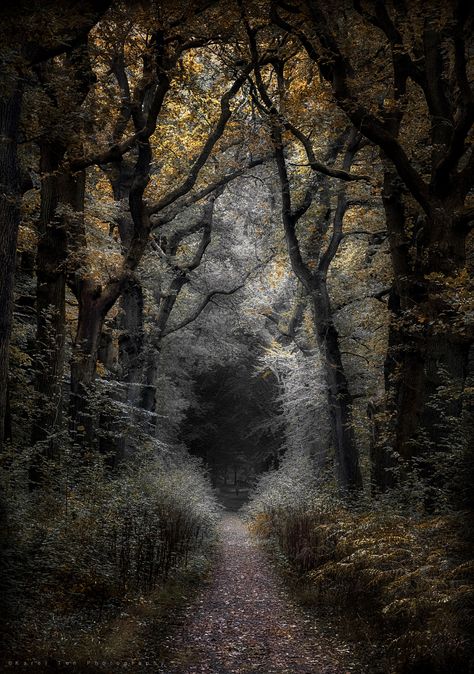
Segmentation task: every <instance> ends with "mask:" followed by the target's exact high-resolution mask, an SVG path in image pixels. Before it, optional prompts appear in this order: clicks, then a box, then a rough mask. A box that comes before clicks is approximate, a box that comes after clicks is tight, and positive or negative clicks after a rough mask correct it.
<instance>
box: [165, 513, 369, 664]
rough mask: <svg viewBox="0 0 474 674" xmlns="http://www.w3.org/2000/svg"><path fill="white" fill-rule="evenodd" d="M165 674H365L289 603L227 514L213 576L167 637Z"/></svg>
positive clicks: (334, 638) (347, 651)
mask: <svg viewBox="0 0 474 674" xmlns="http://www.w3.org/2000/svg"><path fill="white" fill-rule="evenodd" d="M161 661H162V662H163V665H162V667H161V669H159V671H160V673H162V674H343V673H345V672H361V671H364V669H363V668H361V666H360V665H358V664H357V663H356V662H355V661H354V655H353V653H351V648H350V646H348V645H347V644H344V643H343V642H341V639H340V636H339V635H337V634H334V633H333V632H331V630H328V628H327V626H324V624H323V623H320V622H319V621H318V619H317V618H316V620H315V618H314V616H309V615H306V614H305V612H304V611H303V610H302V609H301V608H300V607H299V606H298V605H297V603H296V601H295V600H294V599H292V597H291V596H290V594H289V593H288V591H287V590H286V589H285V587H284V585H283V581H282V579H281V578H280V577H279V575H278V574H277V573H276V572H275V570H274V569H273V568H272V566H271V564H270V562H269V561H268V559H267V558H266V556H265V553H264V552H263V551H262V550H261V549H260V547H259V545H258V543H257V541H255V540H254V538H253V537H252V536H251V535H250V534H249V532H248V529H247V527H246V526H245V524H244V523H243V521H242V520H241V518H240V517H239V516H238V515H237V514H236V513H232V512H227V513H226V514H225V515H224V516H223V518H222V520H221V523H220V546H219V550H218V553H217V558H216V563H215V567H214V569H213V574H212V578H211V580H210V582H209V584H208V586H207V587H206V588H205V589H204V591H203V592H202V593H201V595H200V596H199V597H197V598H196V599H195V600H194V602H193V604H192V605H188V606H186V607H185V609H184V611H183V616H182V622H181V621H177V624H176V625H175V626H174V628H173V629H171V630H170V631H169V633H168V634H167V635H165V638H164V643H163V644H162V653H161Z"/></svg>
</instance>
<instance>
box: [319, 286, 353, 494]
mask: <svg viewBox="0 0 474 674" xmlns="http://www.w3.org/2000/svg"><path fill="white" fill-rule="evenodd" d="M311 299H312V303H313V310H314V324H315V333H316V337H317V341H318V346H319V349H320V351H321V356H322V359H323V363H324V369H325V375H326V383H327V395H328V406H329V415H330V419H331V429H332V436H333V438H332V439H333V443H334V450H335V457H336V464H337V471H338V477H339V482H340V484H341V485H343V487H344V488H346V489H349V490H354V489H356V490H358V489H361V488H362V476H361V473H360V469H359V454H358V451H357V446H356V443H355V437H354V429H353V423H352V396H351V394H350V392H349V386H348V383H347V378H346V375H345V371H344V366H343V363H342V356H341V350H340V347H339V335H338V332H337V329H336V326H335V325H334V320H333V317H332V311H331V303H330V299H329V294H328V290H327V286H326V280H325V279H323V278H318V277H315V279H314V281H313V289H312V292H311Z"/></svg>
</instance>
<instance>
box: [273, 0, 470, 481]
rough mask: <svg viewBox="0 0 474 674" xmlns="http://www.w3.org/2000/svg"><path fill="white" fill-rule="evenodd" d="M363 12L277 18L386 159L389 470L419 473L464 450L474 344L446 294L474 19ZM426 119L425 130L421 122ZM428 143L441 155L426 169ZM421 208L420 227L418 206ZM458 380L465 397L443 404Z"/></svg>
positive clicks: (456, 244)
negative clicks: (460, 427) (435, 455)
mask: <svg viewBox="0 0 474 674" xmlns="http://www.w3.org/2000/svg"><path fill="white" fill-rule="evenodd" d="M354 6H355V12H354V11H350V12H349V14H345V13H344V12H342V8H339V7H338V6H335V5H331V7H330V8H329V9H328V8H327V7H326V8H323V6H322V4H321V3H320V2H318V0H307V1H305V2H302V3H299V4H298V5H297V6H291V7H290V6H288V5H286V4H285V3H279V2H278V0H276V1H275V2H273V3H272V17H273V20H274V22H275V23H276V24H277V25H278V26H280V27H281V28H282V29H283V30H284V31H288V32H289V33H291V34H292V35H294V36H295V37H296V38H297V39H298V40H299V41H300V43H301V45H302V46H303V48H304V49H305V51H306V52H307V54H308V55H309V57H310V58H311V59H312V60H313V61H314V62H315V63H316V64H317V65H318V68H319V71H320V73H321V75H322V77H323V78H324V79H325V80H326V81H327V82H328V83H329V84H330V86H331V89H332V93H333V96H334V100H335V102H336V104H337V105H338V106H339V108H340V109H341V110H343V111H344V113H345V114H346V115H347V117H348V118H349V119H350V120H351V122H352V123H353V124H354V126H355V127H356V128H357V129H358V130H359V131H360V132H361V133H362V134H363V135H364V136H366V137H367V138H368V139H369V140H370V141H371V142H373V143H374V144H375V145H376V146H378V147H379V148H380V152H381V156H382V158H383V160H384V161H385V165H386V170H385V178H384V187H383V200H384V205H385V210H386V216H387V231H388V235H389V240H390V246H391V251H392V264H393V269H394V276H395V282H394V287H393V290H392V293H391V297H390V308H391V310H392V320H391V324H390V340H389V342H390V344H389V351H388V354H387V361H386V391H387V395H386V412H387V416H388V419H389V421H390V424H391V429H392V432H391V437H390V441H389V442H388V443H387V444H386V445H385V450H383V448H382V450H381V452H380V456H381V457H382V459H381V460H382V462H384V461H385V463H386V465H390V459H389V458H388V459H387V455H388V454H390V453H391V450H393V451H395V454H396V455H398V456H400V457H401V458H402V459H403V460H405V461H407V462H408V463H410V462H411V459H412V458H413V457H414V456H416V455H417V454H419V453H420V452H423V447H425V448H428V447H431V448H445V449H446V448H447V447H448V446H449V443H450V442H451V441H452V440H453V437H454V436H453V434H454V433H455V426H453V423H452V420H453V419H454V418H456V417H457V416H458V415H459V413H460V406H461V403H462V390H463V386H464V381H465V378H466V372H467V358H468V351H469V343H470V340H471V338H472V326H471V325H469V324H466V321H465V317H464V316H463V314H462V311H461V312H459V311H458V310H456V308H455V307H454V306H453V302H452V300H451V297H450V293H449V291H448V290H447V288H448V287H449V286H450V285H452V284H453V283H454V284H456V281H455V279H456V278H458V279H459V278H460V277H462V274H463V270H464V268H465V263H466V255H465V245H466V237H467V234H468V232H469V229H470V223H471V221H472V217H473V213H472V208H471V206H470V204H469V201H467V202H466V199H467V197H468V195H469V192H470V190H471V189H472V185H473V177H474V172H473V161H474V156H473V154H472V151H471V149H470V145H469V142H468V141H469V138H470V134H471V129H472V123H473V119H474V93H473V90H472V86H471V84H470V82H469V77H468V74H467V56H466V50H467V48H468V40H469V34H472V18H473V17H472V10H471V9H470V8H468V6H467V4H466V3H463V2H459V3H454V2H453V3H447V4H446V3H438V2H437V3H435V4H434V5H432V6H431V7H430V9H429V11H428V13H427V14H426V15H425V16H424V12H423V9H422V6H421V4H419V3H410V7H409V8H408V7H405V9H403V7H404V6H401V7H400V8H398V6H397V3H393V4H392V3H388V4H386V3H382V2H377V3H375V5H374V6H373V7H370V6H369V5H368V3H367V4H366V3H364V2H356V3H354ZM340 12H342V13H340ZM336 15H337V16H338V17H341V20H339V19H338V21H337V22H336V21H335V17H336ZM423 17H424V18H423ZM347 21H351V22H352V24H353V25H352V27H351V30H352V31H354V30H357V29H356V28H354V24H355V23H357V25H358V26H360V30H361V31H362V34H364V35H365V37H364V48H363V49H360V47H361V43H360V42H358V43H357V44H355V43H354V41H353V42H352V44H351V45H348V44H347V42H346V41H345V38H344V31H345V30H346V27H347V26H348V24H347ZM354 47H356V49H357V50H358V52H356V51H355V49H354ZM361 52H362V54H363V55H364V57H366V61H365V63H364V62H363V56H362V55H361ZM371 59H372V61H370V60H371ZM374 59H375V60H374ZM370 62H372V63H374V62H376V63H377V64H380V66H379V68H380V71H379V74H378V76H377V81H378V82H382V83H383V85H382V87H380V86H377V82H376V77H375V72H374V69H373V68H367V63H370ZM362 91H363V92H364V96H365V98H366V101H364V102H363V100H362ZM414 110H416V111H417V112H416V113H415V117H414V116H413V112H414ZM419 119H423V120H425V124H424V125H422V126H420V125H419V124H417V123H416V122H417V121H418V120H419ZM413 120H416V122H415V123H414V122H413ZM404 125H405V126H404ZM420 133H421V134H423V137H422V141H421V143H425V144H426V145H427V146H428V147H429V149H430V152H429V153H426V152H425V153H423V160H422V161H420V150H421V144H419V142H418V140H419V139H418V137H417V135H419V134H420ZM408 196H409V199H408ZM412 200H413V201H414V202H415V203H416V205H417V208H415V212H416V215H415V217H414V218H413V219H412V218H410V214H409V211H410V209H411V210H412V212H413V208H412V207H411V206H410V208H408V207H407V202H408V201H410V202H411V203H413V201H412ZM447 380H448V381H449V382H450V384H451V385H452V386H453V387H454V388H455V390H456V393H455V394H454V396H449V397H444V399H443V396H440V395H439V394H440V390H441V389H442V388H443V386H445V385H446V381H447ZM384 457H385V458H384ZM379 474H380V475H383V476H384V477H381V478H380V487H381V488H382V489H384V488H385V487H386V486H387V485H389V484H390V482H391V480H392V479H393V478H392V477H391V474H390V473H389V472H387V471H386V470H384V468H383V466H382V469H381V471H380V472H379Z"/></svg>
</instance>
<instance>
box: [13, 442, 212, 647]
mask: <svg viewBox="0 0 474 674" xmlns="http://www.w3.org/2000/svg"><path fill="white" fill-rule="evenodd" d="M165 449H166V448H165ZM26 454H27V453H24V454H22V455H20V456H17V457H15V456H13V455H11V456H10V457H4V464H3V471H2V482H3V487H4V490H5V491H6V492H7V495H8V503H9V512H8V517H7V521H8V531H7V532H6V535H5V538H6V541H7V546H6V551H5V557H4V560H5V564H6V566H7V568H6V573H5V577H6V578H7V579H8V585H7V587H6V590H5V591H6V595H7V605H8V607H9V609H10V624H9V630H8V632H9V634H8V642H9V644H8V650H9V651H10V652H13V653H15V652H16V653H18V652H21V653H22V654H26V653H28V652H31V653H34V654H35V655H38V654H40V653H41V651H42V649H48V651H49V653H50V652H51V644H57V646H58V647H59V648H60V647H61V642H64V641H66V640H67V639H68V638H69V637H70V636H71V635H72V634H74V632H76V633H79V632H80V631H81V629H84V630H86V629H87V627H86V626H87V625H89V624H92V623H96V622H100V621H101V620H102V619H103V618H104V617H105V615H106V614H107V613H110V611H111V610H113V609H114V607H115V608H116V607H117V605H118V604H119V603H120V601H122V600H123V599H124V598H125V597H128V596H130V595H134V596H138V595H141V594H146V593H149V592H151V591H152V590H153V589H154V588H155V587H156V586H157V585H161V584H163V583H165V582H166V581H167V579H168V578H169V577H170V576H173V575H174V574H176V573H177V572H179V571H180V570H182V569H183V568H186V567H190V566H191V565H193V564H198V563H200V559H201V557H202V556H206V555H208V554H209V552H210V549H211V546H212V543H213V540H214V535H215V534H214V525H215V523H216V519H217V515H218V510H217V506H216V503H215V501H214V497H213V494H212V491H211V488H210V486H209V484H208V481H207V478H206V476H205V474H204V472H203V470H202V467H201V465H200V463H199V462H198V461H197V460H195V459H192V458H191V457H190V456H189V455H187V454H186V453H185V452H184V451H181V450H178V449H177V450H175V451H173V453H171V452H170V450H168V451H165V450H164V449H163V448H161V449H160V452H158V453H157V451H156V447H154V448H153V449H152V450H151V451H148V452H147V451H142V452H141V453H139V454H138V455H136V456H135V457H134V458H133V459H131V460H130V461H127V462H126V463H124V464H123V467H122V468H121V469H120V470H118V471H117V472H115V473H113V472H111V471H110V469H108V468H107V462H106V460H105V459H104V458H103V457H100V456H96V457H95V458H89V460H88V461H87V462H86V463H84V457H78V456H77V455H75V454H74V453H73V452H72V450H70V449H65V450H64V451H63V452H62V456H61V460H60V461H57V462H54V461H49V462H48V465H45V466H44V469H45V470H43V474H44V475H45V476H47V477H46V478H45V479H44V481H43V483H42V484H41V487H39V488H37V489H35V490H33V491H29V488H28V479H27V467H28V465H30V461H31V457H29V456H27V455H26ZM45 461H46V460H45ZM91 616H92V618H91ZM17 635H21V642H20V637H18V636H17ZM45 652H46V650H45Z"/></svg>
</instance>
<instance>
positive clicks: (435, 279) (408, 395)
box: [374, 170, 472, 491]
mask: <svg viewBox="0 0 474 674" xmlns="http://www.w3.org/2000/svg"><path fill="white" fill-rule="evenodd" d="M383 202H384V207H385V213H386V222H387V231H388V234H389V242H390V247H391V256H392V264H393V270H394V286H393V289H392V293H391V296H390V300H389V308H390V310H391V317H390V325H389V343H388V351H387V357H386V361H385V389H386V418H387V421H388V428H389V433H388V435H387V434H385V433H384V435H383V436H381V437H379V438H378V441H377V443H376V446H377V448H376V456H377V459H378V462H377V463H376V465H375V467H374V481H375V482H376V487H377V488H378V489H380V490H382V491H383V490H385V489H386V488H387V487H390V486H392V485H393V484H394V483H395V481H396V476H395V475H394V474H393V471H392V469H393V468H394V467H395V466H396V465H397V461H398V459H401V460H402V463H403V464H404V467H405V468H406V469H410V468H411V467H412V464H413V461H414V460H415V459H416V460H418V461H419V460H420V459H421V460H422V462H424V466H422V473H423V474H425V476H429V475H430V473H431V468H430V459H432V458H434V452H436V451H438V450H448V449H449V448H450V447H451V448H452V447H454V446H457V445H459V438H460V435H461V429H460V428H459V423H458V422H457V421H456V420H459V418H460V416H461V413H462V403H463V395H462V392H463V388H464V383H465V380H466V376H467V372H468V356H469V344H470V340H471V338H472V327H471V328H469V327H468V326H466V324H465V323H464V322H463V321H462V320H460V319H461V316H460V315H459V314H457V312H456V309H455V307H453V306H452V302H451V301H450V298H449V297H448V296H447V294H449V285H450V284H449V279H450V278H453V277H455V276H456V274H457V273H458V272H459V271H460V270H462V269H463V268H464V267H465V233H463V232H462V230H461V229H460V228H458V227H456V225H455V223H454V222H453V219H452V218H451V217H450V215H449V212H447V209H445V208H444V207H443V204H440V205H439V207H438V208H436V209H434V217H433V218H432V219H431V218H430V217H427V216H424V217H423V218H421V217H420V216H418V217H416V215H413V214H412V213H408V212H407V209H406V208H405V207H404V195H403V191H402V190H401V183H400V180H399V179H398V178H397V176H396V175H395V173H394V171H393V170H391V171H388V170H387V171H386V172H385V180H384V190H383ZM453 210H455V209H453V207H452V205H451V206H450V208H449V211H451V212H452V211H453ZM408 219H412V220H413V227H408V225H410V222H406V221H407V220H408ZM412 229H413V231H414V237H413V239H415V241H414V242H413V240H412V241H408V240H407V237H406V234H405V232H406V231H407V230H412ZM447 289H448V290H447ZM402 474H403V468H402Z"/></svg>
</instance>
